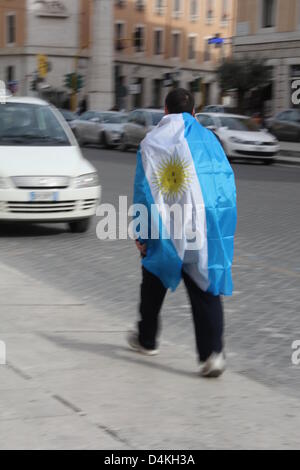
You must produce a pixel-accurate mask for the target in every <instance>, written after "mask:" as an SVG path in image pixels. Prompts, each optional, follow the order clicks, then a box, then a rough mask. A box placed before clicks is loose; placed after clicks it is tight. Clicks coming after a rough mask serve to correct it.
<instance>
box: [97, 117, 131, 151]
mask: <svg viewBox="0 0 300 470" xmlns="http://www.w3.org/2000/svg"><path fill="white" fill-rule="evenodd" d="M127 121H128V114H126V113H117V112H116V113H111V114H109V115H108V116H106V117H105V121H104V123H103V125H102V139H101V143H102V145H103V147H105V148H113V147H117V146H118V145H119V144H120V142H121V137H122V135H123V133H124V126H125V124H126V123H127Z"/></svg>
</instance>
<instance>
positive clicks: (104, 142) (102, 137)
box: [100, 132, 110, 149]
mask: <svg viewBox="0 0 300 470" xmlns="http://www.w3.org/2000/svg"><path fill="white" fill-rule="evenodd" d="M100 144H101V145H102V147H104V148H105V149H108V148H109V147H110V146H109V145H108V142H107V137H106V134H105V133H104V132H103V133H102V134H101V135H100Z"/></svg>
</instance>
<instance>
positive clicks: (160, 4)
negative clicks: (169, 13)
mask: <svg viewBox="0 0 300 470" xmlns="http://www.w3.org/2000/svg"><path fill="white" fill-rule="evenodd" d="M165 6H166V4H165V0H156V1H155V13H156V14H157V15H163V14H164V11H165Z"/></svg>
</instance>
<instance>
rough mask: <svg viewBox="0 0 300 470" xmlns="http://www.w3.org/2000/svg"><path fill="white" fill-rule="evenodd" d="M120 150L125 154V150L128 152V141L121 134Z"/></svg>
mask: <svg viewBox="0 0 300 470" xmlns="http://www.w3.org/2000/svg"><path fill="white" fill-rule="evenodd" d="M120 150H121V151H122V152H126V150H128V141H127V137H126V135H125V134H123V135H122V137H121V143H120Z"/></svg>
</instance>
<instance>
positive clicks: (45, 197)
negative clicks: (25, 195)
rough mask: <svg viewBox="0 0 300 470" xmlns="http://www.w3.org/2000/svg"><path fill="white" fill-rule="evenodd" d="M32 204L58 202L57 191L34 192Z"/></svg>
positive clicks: (31, 199) (31, 196)
mask: <svg viewBox="0 0 300 470" xmlns="http://www.w3.org/2000/svg"><path fill="white" fill-rule="evenodd" d="M29 197H30V202H56V201H58V192H57V191H32V192H31V193H30V196H29Z"/></svg>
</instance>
